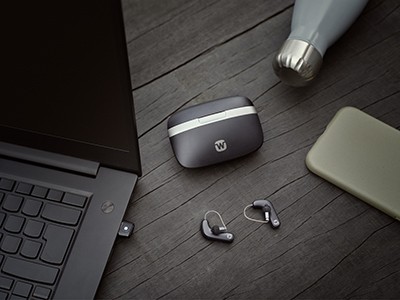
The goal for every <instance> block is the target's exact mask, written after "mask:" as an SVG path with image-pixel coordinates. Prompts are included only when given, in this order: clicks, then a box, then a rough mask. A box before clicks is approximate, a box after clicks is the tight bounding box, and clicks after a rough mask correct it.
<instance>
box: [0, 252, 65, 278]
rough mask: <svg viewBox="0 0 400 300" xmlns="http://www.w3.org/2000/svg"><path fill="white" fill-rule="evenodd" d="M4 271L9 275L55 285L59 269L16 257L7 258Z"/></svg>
mask: <svg viewBox="0 0 400 300" xmlns="http://www.w3.org/2000/svg"><path fill="white" fill-rule="evenodd" d="M2 271H3V272H4V273H6V274H8V275H12V276H16V277H19V278H22V279H26V280H31V281H35V282H38V283H45V284H54V282H55V281H56V278H57V275H58V269H57V268H53V267H49V266H45V265H40V264H37V263H34V262H30V261H25V260H22V259H19V258H14V257H7V259H6V261H5V262H4V265H3V269H2Z"/></svg>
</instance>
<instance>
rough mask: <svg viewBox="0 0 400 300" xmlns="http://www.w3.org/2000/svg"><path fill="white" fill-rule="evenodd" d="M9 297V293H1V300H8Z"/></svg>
mask: <svg viewBox="0 0 400 300" xmlns="http://www.w3.org/2000/svg"><path fill="white" fill-rule="evenodd" d="M7 296H8V294H7V293H4V292H1V291H0V300H7Z"/></svg>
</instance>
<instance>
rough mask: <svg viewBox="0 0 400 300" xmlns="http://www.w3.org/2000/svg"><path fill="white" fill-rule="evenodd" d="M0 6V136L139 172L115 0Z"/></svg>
mask: <svg viewBox="0 0 400 300" xmlns="http://www.w3.org/2000/svg"><path fill="white" fill-rule="evenodd" d="M10 2H13V1H10ZM6 7H7V11H5V12H6V14H7V28H3V29H2V31H4V34H2V35H3V37H2V40H3V42H2V48H3V51H4V50H5V53H6V55H5V56H4V57H5V58H6V59H5V65H4V64H2V65H3V66H2V69H3V70H2V72H3V74H4V75H3V76H2V77H3V78H5V84H3V85H2V86H4V89H5V91H4V90H3V91H2V94H3V95H7V96H6V97H4V98H3V99H2V101H1V106H2V108H1V111H2V117H1V118H0V135H1V136H0V137H1V141H3V142H8V143H14V144H18V145H22V146H28V147H34V148H37V149H41V150H45V151H50V152H57V153H61V154H65V155H69V156H74V157H79V158H83V159H87V160H93V161H97V162H100V163H101V164H102V165H105V166H110V167H115V168H119V169H126V170H130V171H134V172H136V173H140V161H139V151H138V144H137V134H136V127H135V119H134V108H133V99H132V91H131V83H130V76H129V67H128V59H127V52H126V42H125V36H124V28H123V20H122V13H121V7H120V2H119V1H111V0H85V1H63V2H60V1H26V2H25V3H24V5H23V9H21V6H20V5H18V3H15V4H12V3H10V4H7V5H6Z"/></svg>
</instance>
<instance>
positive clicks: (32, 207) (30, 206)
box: [22, 199, 42, 217]
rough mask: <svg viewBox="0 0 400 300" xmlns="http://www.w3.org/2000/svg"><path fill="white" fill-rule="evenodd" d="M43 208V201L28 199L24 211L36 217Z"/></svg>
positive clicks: (25, 213)
mask: <svg viewBox="0 0 400 300" xmlns="http://www.w3.org/2000/svg"><path fill="white" fill-rule="evenodd" d="M41 208H42V202H40V201H37V200H33V199H26V200H25V204H24V207H23V208H22V213H23V214H24V215H27V216H30V217H36V216H37V215H39V212H40V209H41Z"/></svg>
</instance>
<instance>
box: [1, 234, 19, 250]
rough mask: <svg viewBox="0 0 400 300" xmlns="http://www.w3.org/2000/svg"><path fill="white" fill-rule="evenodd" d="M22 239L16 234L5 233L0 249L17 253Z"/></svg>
mask: <svg viewBox="0 0 400 300" xmlns="http://www.w3.org/2000/svg"><path fill="white" fill-rule="evenodd" d="M21 241H22V239H21V238H19V237H16V236H12V235H7V236H6V237H5V238H4V241H3V243H2V244H1V250H3V251H4V252H7V253H11V254H14V253H17V252H18V249H19V246H20V245H21Z"/></svg>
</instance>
